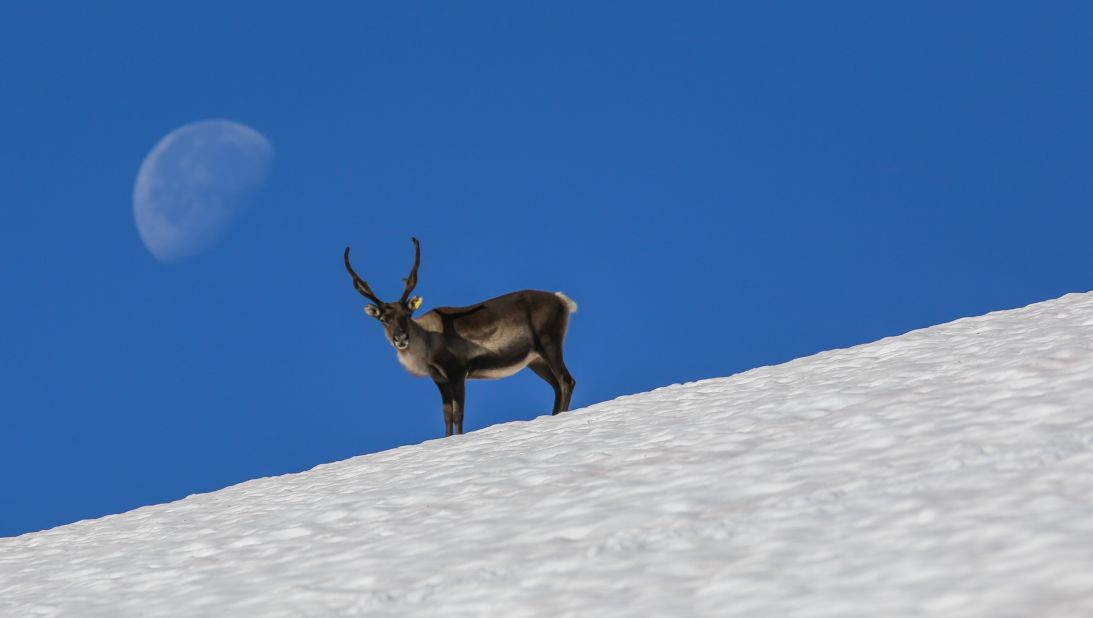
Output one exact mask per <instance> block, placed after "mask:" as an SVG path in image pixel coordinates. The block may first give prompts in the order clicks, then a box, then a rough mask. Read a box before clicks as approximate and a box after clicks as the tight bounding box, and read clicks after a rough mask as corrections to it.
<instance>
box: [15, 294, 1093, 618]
mask: <svg viewBox="0 0 1093 618" xmlns="http://www.w3.org/2000/svg"><path fill="white" fill-rule="evenodd" d="M1091 445H1093V294H1071V295H1068V296H1065V297H1063V298H1061V299H1058V300H1054V301H1050V302H1045V303H1039V304H1036V305H1031V306H1029V307H1026V308H1024V309H1018V310H1013V311H1005V312H998V313H992V314H989V315H986V316H983V317H978V318H968V319H962V320H958V321H956V322H952V323H950V324H945V325H942V326H937V327H933V328H928V329H923V330H919V331H914V332H911V333H908V334H906V335H903V336H900V337H893V338H889V339H884V340H881V341H878V342H876V343H872V344H867V345H862V346H857V347H855V348H850V349H846V350H837V351H832V352H825V353H822V354H818V355H815V356H812V357H808V358H804V359H799V360H795V361H793V362H790V363H786V364H784V365H779V366H774V367H762V368H759V369H755V370H752V371H748V372H746V373H742V374H739V375H736V376H733V377H729V378H720V379H713V380H705V381H701V382H696V383H691V384H686V385H677V386H671V387H667V388H662V389H658V390H655V391H652V392H649V393H645V394H641V395H635V396H630V397H623V398H620V399H617V400H615V401H610V402H605V403H601V404H598V405H594V406H590V407H588V408H584V409H582V410H577V411H574V412H571V413H567V414H564V415H561V416H559V417H555V418H550V417H545V418H540V419H537V420H534V421H531V422H516V423H509V424H505V425H498V426H494V427H490V428H488V429H485V430H482V431H478V432H474V433H472V434H468V435H465V436H462V437H456V438H453V439H447V440H434V441H430V442H426V443H423V444H420V445H416V446H409V447H402V448H398V449H394V450H391V451H386V452H382V453H377V454H374V455H367V456H362V457H357V458H354V459H350V460H347V461H343V462H339V463H334V464H329V465H324V466H319V467H317V468H315V469H314V470H311V471H309V472H306V473H303V474H297V475H288V476H283V477H277V478H267V479H259V480H255V481H251V482H247V483H243V484H240V485H236V486H234V487H229V488H227V489H224V490H221V491H218V492H215V493H210V494H203V495H196V496H191V497H189V498H187V499H185V500H181V501H179V502H175V503H171V504H164V505H159V506H153V507H146V508H142V509H138V510H135V511H132V512H129V513H125V514H122V515H116V516H111V517H106V518H103V519H100V520H95V521H85V522H80V523H76V524H72V525H69V526H63V527H60V528H55V529H53V530H49V531H46V532H40V533H33V534H27V535H23V536H20V537H16V538H10V539H0V614H2V615H4V616H77V615H78V616H153V615H171V616H202V615H220V616H224V615H227V616H356V615H367V616H403V615H434V616H441V615H442V616H483V615H493V616H506V617H512V616H560V615H580V616H635V615H642V616H653V615H659V616H688V615H706V616H881V615H883V616H917V615H934V616H946V617H959V616H992V617H993V616H1090V615H1093V450H1091Z"/></svg>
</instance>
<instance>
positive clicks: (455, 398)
mask: <svg viewBox="0 0 1093 618" xmlns="http://www.w3.org/2000/svg"><path fill="white" fill-rule="evenodd" d="M465 380H466V377H464V376H462V375H459V376H457V377H456V378H455V379H452V380H451V381H450V382H449V383H448V387H449V388H450V389H451V393H452V420H453V421H455V431H456V433H458V434H460V435H462V434H463V397H464V395H465V394H466V393H465V390H466V389H465V388H464V387H465V385H466V382H465Z"/></svg>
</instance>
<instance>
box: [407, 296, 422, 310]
mask: <svg viewBox="0 0 1093 618" xmlns="http://www.w3.org/2000/svg"><path fill="white" fill-rule="evenodd" d="M420 306H421V297H420V296H415V297H413V298H411V299H410V309H411V310H413V311H417V309H418V307H420Z"/></svg>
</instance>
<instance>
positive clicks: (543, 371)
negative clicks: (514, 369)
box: [528, 358, 565, 414]
mask: <svg viewBox="0 0 1093 618" xmlns="http://www.w3.org/2000/svg"><path fill="white" fill-rule="evenodd" d="M528 367H530V368H531V370H532V371H534V372H535V375H537V376H539V377H540V378H542V379H543V380H545V381H546V383H547V384H549V385H550V388H552V389H554V410H553V411H552V412H551V414H557V413H559V412H561V411H562V404H563V403H564V402H565V397H564V395H563V394H562V385H561V384H560V383H559V382H558V378H556V377H555V376H554V372H553V371H552V370H551V368H550V365H548V364H547V362H546V361H544V360H543V359H541V358H537V359H535V360H533V361H531V362H530V363H528Z"/></svg>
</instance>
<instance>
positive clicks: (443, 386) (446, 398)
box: [433, 377, 454, 438]
mask: <svg viewBox="0 0 1093 618" xmlns="http://www.w3.org/2000/svg"><path fill="white" fill-rule="evenodd" d="M433 383H434V384H436V387H437V389H438V390H439V391H440V399H441V400H442V401H443V402H444V437H445V438H447V437H448V436H450V435H452V420H453V414H452V412H453V410H452V408H453V405H454V402H453V399H452V391H451V388H450V385H449V384H448V382H447V381H445V380H442V379H439V378H436V377H434V378H433Z"/></svg>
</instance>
